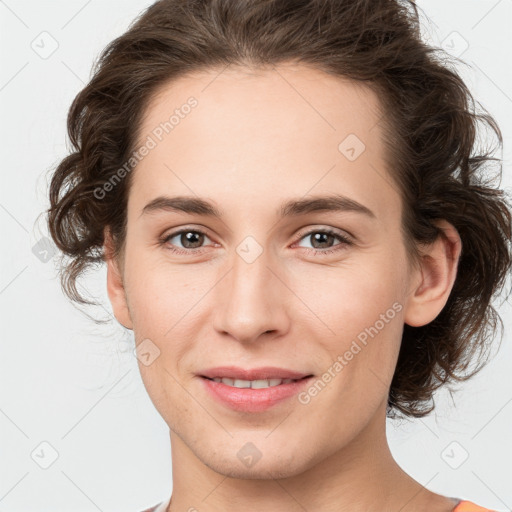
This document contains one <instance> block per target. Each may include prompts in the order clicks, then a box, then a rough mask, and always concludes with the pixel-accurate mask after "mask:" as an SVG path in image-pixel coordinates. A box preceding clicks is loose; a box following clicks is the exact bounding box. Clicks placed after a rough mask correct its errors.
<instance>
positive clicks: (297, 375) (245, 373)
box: [199, 366, 311, 380]
mask: <svg viewBox="0 0 512 512" xmlns="http://www.w3.org/2000/svg"><path fill="white" fill-rule="evenodd" d="M199 375H200V376H201V377H208V378H209V379H214V378H218V377H227V378H229V379H240V380H264V379H294V380H296V379H302V378H304V377H308V376H310V375H311V374H310V373H302V372H296V371H294V370H288V369H286V368H277V367H274V366H264V367H260V368H252V369H244V368H239V367H237V366H217V367H216V368H208V369H207V370H203V371H201V372H200V373H199Z"/></svg>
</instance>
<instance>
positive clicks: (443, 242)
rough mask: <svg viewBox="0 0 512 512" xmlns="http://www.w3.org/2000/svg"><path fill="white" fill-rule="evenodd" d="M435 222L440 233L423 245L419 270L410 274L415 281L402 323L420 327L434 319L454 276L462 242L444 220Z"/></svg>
mask: <svg viewBox="0 0 512 512" xmlns="http://www.w3.org/2000/svg"><path fill="white" fill-rule="evenodd" d="M435 224H436V225H437V226H438V227H439V228H441V230H442V233H441V234H440V235H439V236H438V237H437V239H436V240H435V241H434V242H433V243H432V244H429V245H427V246H426V250H425V251H424V252H423V255H422V257H421V262H420V269H419V270H416V271H415V272H414V274H413V281H414V282H415V283H416V284H415V285H414V287H413V289H412V291H410V292H409V295H408V297H407V300H406V307H405V313H404V322H405V323H406V324H408V325H410V326H412V327H421V326H423V325H426V324H428V323H429V322H431V321H432V320H434V319H435V318H436V317H437V315H439V313H440V312H441V310H442V309H443V307H444V306H445V304H446V302H447V301H448V297H449V295H450V292H451V291H452V287H453V283H454V282H455V278H456V276H457V267H458V264H459V258H460V253H461V250H462V242H461V239H460V236H459V233H458V232H457V230H456V229H455V228H454V227H453V225H452V224H450V223H449V222H447V221H445V220H439V221H437V222H435Z"/></svg>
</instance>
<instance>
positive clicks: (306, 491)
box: [168, 409, 454, 512]
mask: <svg viewBox="0 0 512 512" xmlns="http://www.w3.org/2000/svg"><path fill="white" fill-rule="evenodd" d="M384 411H385V409H383V411H382V412H383V413H382V414H379V415H377V416H375V417H374V418H372V420H371V421H370V422H369V423H368V425H367V426H366V427H365V428H364V429H363V430H362V431H361V432H360V433H359V435H358V436H357V437H356V438H354V439H352V440H351V441H350V442H349V443H348V444H346V445H345V446H343V447H342V448H341V449H340V450H338V451H337V452H335V453H333V454H331V455H329V456H328V457H326V458H323V459H321V460H318V461H311V464H310V465H309V467H307V469H305V470H304V471H302V472H300V473H298V474H294V475H291V476H290V475H287V476H285V477H283V478H279V477H272V476H271V475H270V474H269V478H268V479H241V478H232V477H229V476H226V475H223V474H219V473H217V472H216V471H214V470H213V469H211V468H210V467H208V466H207V465H206V464H205V463H203V462H202V461H201V460H200V459H199V458H198V457H197V456H196V455H195V454H194V452H193V451H191V450H190V448H189V447H188V446H187V445H186V444H185V443H184V442H183V441H182V439H181V438H180V437H178V436H177V435H176V434H175V433H174V432H172V431H171V450H172V470H173V492H172V501H171V504H170V507H169V509H168V510H169V511H170V512H176V511H179V510H187V511H188V510H191V511H194V510H197V511H201V512H224V511H226V510H233V509H234V508H235V507H236V508H237V509H240V510H244V511H246V512H259V511H261V510H265V511H267V512H278V511H282V510H286V511H289V512H299V511H300V512H304V510H316V511H321V512H331V511H332V512H334V511H336V512H340V511H341V512H359V511H361V512H362V511H368V510H379V511H385V510H389V511H397V510H400V511H401V512H413V511H417V510H421V509H422V508H423V507H427V506H432V505H434V507H432V508H431V510H443V511H450V510H452V508H453V505H454V504H453V502H452V501H449V499H448V498H445V497H441V496H439V495H435V494H433V493H431V492H430V491H428V490H427V489H425V488H424V487H423V486H422V485H421V484H419V483H418V482H416V481H415V480H414V479H412V478H411V477H410V476H409V475H407V474H406V473H405V472H404V471H403V470H402V469H401V468H400V466H399V465H398V464H397V463H396V461H395V460H394V459H393V457H392V454H391V452H390V450H389V446H388V443H387V439H386V423H385V421H386V417H385V413H384ZM215 456H216V457H222V453H219V454H217V455H215ZM435 507H437V508H435Z"/></svg>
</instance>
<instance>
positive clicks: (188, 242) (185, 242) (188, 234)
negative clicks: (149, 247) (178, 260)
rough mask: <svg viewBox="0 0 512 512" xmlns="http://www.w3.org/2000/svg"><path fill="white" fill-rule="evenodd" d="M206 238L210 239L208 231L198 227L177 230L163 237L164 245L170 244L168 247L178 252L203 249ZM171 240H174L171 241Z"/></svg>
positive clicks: (191, 251)
mask: <svg viewBox="0 0 512 512" xmlns="http://www.w3.org/2000/svg"><path fill="white" fill-rule="evenodd" d="M205 239H208V240H209V238H208V236H206V233H203V232H202V231H199V230H197V229H182V230H180V231H175V232H173V233H170V234H169V235H167V236H164V238H162V240H161V243H162V245H165V246H169V247H168V248H169V249H170V250H171V251H173V252H177V253H187V252H189V253H193V252H194V251H196V250H199V249H202V247H203V244H204V242H205ZM171 240H174V241H173V242H171Z"/></svg>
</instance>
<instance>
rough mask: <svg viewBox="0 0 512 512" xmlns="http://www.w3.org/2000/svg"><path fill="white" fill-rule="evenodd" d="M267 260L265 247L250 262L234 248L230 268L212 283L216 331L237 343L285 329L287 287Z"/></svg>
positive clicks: (286, 328)
mask: <svg viewBox="0 0 512 512" xmlns="http://www.w3.org/2000/svg"><path fill="white" fill-rule="evenodd" d="M270 260H271V258H270V257H269V255H268V252H266V251H263V253H262V254H260V255H259V256H258V257H257V258H256V260H254V261H252V262H249V261H246V260H245V259H244V258H243V257H241V256H240V255H239V254H238V253H236V252H235V254H234V255H233V258H232V260H231V263H232V265H231V268H230V270H229V271H228V273H227V274H226V275H225V277H224V278H223V279H222V280H221V281H220V282H219V283H218V284H217V286H216V287H215V289H216V294H215V296H214V300H215V316H214V328H215V329H216V331H217V332H219V333H221V334H222V335H224V336H226V335H229V336H231V337H232V338H234V339H235V340H237V341H238V342H240V343H253V342H257V341H258V340H260V339H261V338H262V335H265V336H264V338H265V339H268V336H269V335H273V337H277V336H279V335H282V334H284V333H286V332H287V330H288V329H289V325H290V318H289V315H288V314H287V310H286V304H287V303H290V301H289V300H286V294H287V293H288V294H289V293H290V291H289V290H288V288H287V287H286V286H285V285H284V284H283V283H282V282H281V280H280V279H279V278H278V277H277V276H278V275H279V269H278V268H276V266H275V265H272V262H271V261H270ZM271 265H272V266H273V267H274V268H271ZM281 279H282V278H281Z"/></svg>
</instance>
